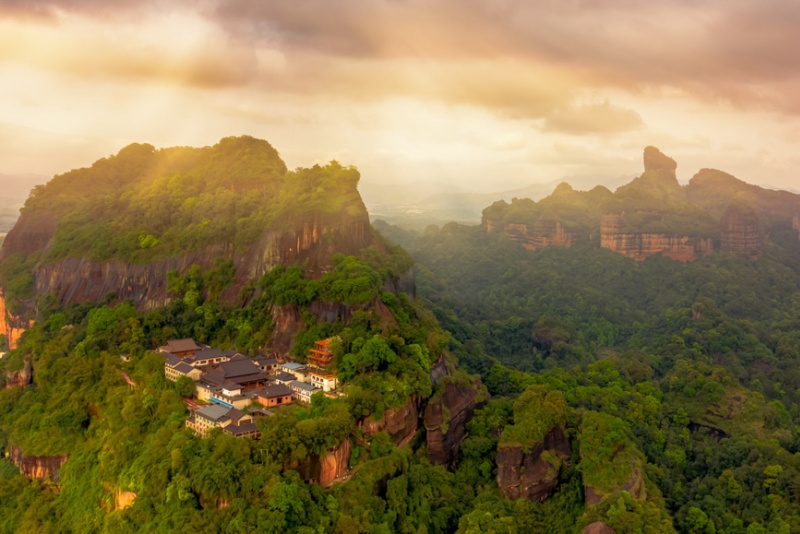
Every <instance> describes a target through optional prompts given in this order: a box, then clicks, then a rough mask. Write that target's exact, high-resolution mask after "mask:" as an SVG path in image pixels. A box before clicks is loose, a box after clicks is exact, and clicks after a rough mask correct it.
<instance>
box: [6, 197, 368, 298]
mask: <svg viewBox="0 0 800 534" xmlns="http://www.w3.org/2000/svg"><path fill="white" fill-rule="evenodd" d="M362 207H363V205H362ZM356 211H358V212H359V213H358V214H357V215H352V214H351V213H350V212H348V211H347V210H345V211H343V212H341V213H311V214H307V216H305V217H303V218H301V219H298V220H295V221H287V222H286V227H287V229H284V230H267V231H265V232H264V234H263V235H262V236H261V238H260V239H259V240H258V241H257V242H256V243H254V244H253V245H251V246H249V247H248V248H247V249H246V250H245V251H243V252H238V251H236V250H235V248H234V247H233V245H232V244H229V243H228V244H216V245H210V246H208V247H206V248H204V249H202V250H199V251H196V252H191V253H187V254H185V255H182V256H173V257H169V258H165V259H163V260H159V261H153V262H150V263H145V264H131V263H125V262H121V261H108V262H102V263H98V262H94V261H90V260H88V259H85V258H67V259H63V260H60V261H57V262H55V263H49V264H42V265H37V266H36V267H35V268H34V271H33V275H34V286H35V290H36V294H37V295H54V296H55V297H56V298H57V299H58V300H59V302H61V303H62V304H77V303H80V302H86V301H100V300H102V299H103V298H104V297H105V296H106V295H108V294H109V293H114V294H115V295H116V298H117V299H118V300H128V299H130V300H132V301H133V303H134V304H135V305H136V307H138V308H140V309H153V308H158V307H162V306H165V305H166V304H168V303H169V300H170V297H169V295H168V294H167V273H168V272H169V271H171V270H177V271H179V272H186V271H187V270H188V269H189V267H191V266H192V265H198V266H199V267H200V268H201V269H211V268H212V267H213V266H214V262H215V261H216V260H217V259H218V258H229V259H231V260H232V261H233V263H234V266H235V268H236V276H235V283H234V284H233V285H232V286H231V287H229V288H228V289H227V290H226V291H225V292H224V293H223V295H222V296H223V298H226V297H227V298H228V300H232V299H234V298H235V297H236V295H238V293H239V289H240V288H241V286H242V285H243V284H244V283H245V282H246V281H247V280H251V279H254V278H259V277H261V276H262V275H264V274H266V273H267V272H269V271H270V270H271V269H272V268H273V267H275V266H277V265H302V266H303V267H304V268H305V271H306V274H308V275H310V276H312V277H315V276H320V275H322V274H324V273H325V272H327V271H328V270H330V268H331V264H330V259H331V256H333V255H334V254H335V253H337V252H341V253H343V254H356V253H357V252H358V251H359V250H361V249H362V248H364V247H366V246H368V245H369V244H370V243H371V232H370V226H369V218H368V216H367V212H366V209H363V210H356ZM18 228H19V230H18ZM26 231H27V229H26V227H25V225H24V224H18V225H17V226H15V227H14V229H13V230H12V231H11V233H9V236H11V235H12V234H13V233H14V232H23V233H24V232H26ZM16 242H17V240H16V239H14V240H10V241H9V240H7V241H6V243H5V244H4V246H3V251H4V254H13V253H15V252H17V250H16V248H15V244H14V243H16Z"/></svg>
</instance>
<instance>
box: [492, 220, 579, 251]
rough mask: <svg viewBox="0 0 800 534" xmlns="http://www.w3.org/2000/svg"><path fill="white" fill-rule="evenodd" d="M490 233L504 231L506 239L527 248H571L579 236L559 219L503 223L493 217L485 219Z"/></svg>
mask: <svg viewBox="0 0 800 534" xmlns="http://www.w3.org/2000/svg"><path fill="white" fill-rule="evenodd" d="M485 225H486V231H487V232H489V233H492V232H499V231H502V232H503V235H504V236H505V237H506V239H508V240H510V241H513V242H515V243H518V244H519V245H520V246H522V247H523V248H525V249H526V250H538V249H541V248H544V247H551V246H552V247H564V248H570V247H572V246H574V245H575V243H576V242H577V240H578V238H577V236H576V235H575V234H574V233H572V232H569V231H567V230H566V228H565V227H564V225H563V224H561V223H560V222H559V221H551V220H539V221H536V223H534V224H532V225H530V224H526V223H507V224H502V223H499V222H497V221H493V220H491V219H487V220H486V221H485Z"/></svg>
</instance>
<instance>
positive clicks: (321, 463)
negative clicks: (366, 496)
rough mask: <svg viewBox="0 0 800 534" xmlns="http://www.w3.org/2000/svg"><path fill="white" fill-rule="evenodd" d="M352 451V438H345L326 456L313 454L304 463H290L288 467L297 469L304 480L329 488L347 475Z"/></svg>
mask: <svg viewBox="0 0 800 534" xmlns="http://www.w3.org/2000/svg"><path fill="white" fill-rule="evenodd" d="M351 452H352V451H351V445H350V440H349V439H345V440H344V441H342V442H341V443H340V444H339V445H338V446H337V447H335V448H333V449H330V450H329V451H328V452H327V454H325V455H324V456H317V455H311V456H309V457H308V458H307V459H306V460H304V461H303V462H302V463H295V464H290V465H287V466H286V468H287V469H293V470H294V471H297V472H298V473H299V474H300V476H301V477H302V479H303V480H306V481H308V482H315V483H318V484H319V485H320V486H322V487H323V488H327V487H330V486H332V485H333V484H334V483H335V482H336V481H337V480H339V479H341V478H343V477H344V476H346V475H347V473H348V466H349V463H350V453H351Z"/></svg>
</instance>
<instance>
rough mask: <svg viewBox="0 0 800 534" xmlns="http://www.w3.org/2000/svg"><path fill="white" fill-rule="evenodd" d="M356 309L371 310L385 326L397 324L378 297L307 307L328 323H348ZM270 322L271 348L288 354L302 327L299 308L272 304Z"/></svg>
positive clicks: (315, 302)
mask: <svg viewBox="0 0 800 534" xmlns="http://www.w3.org/2000/svg"><path fill="white" fill-rule="evenodd" d="M356 310H372V311H374V312H375V313H376V314H377V315H378V317H380V320H381V321H382V324H384V325H386V326H396V325H397V320H396V319H395V318H394V316H393V315H392V312H391V311H390V310H389V308H388V307H387V306H386V304H384V303H383V302H382V301H381V300H380V299H375V300H373V301H372V302H368V303H367V304H364V305H360V306H348V305H346V304H341V303H338V302H321V301H314V302H312V303H311V304H310V305H309V307H308V311H309V312H310V313H311V315H312V316H314V318H315V319H316V320H317V321H318V322H326V323H329V324H333V323H335V322H337V321H340V322H342V323H344V324H348V323H349V322H350V321H351V320H352V319H353V312H354V311H356ZM272 323H273V324H274V325H275V329H274V331H273V333H272V341H271V344H272V349H273V350H275V351H277V352H279V353H281V354H288V353H289V352H290V351H291V349H292V347H293V346H294V337H295V334H297V332H299V331H300V329H301V328H302V327H303V318H302V317H301V316H300V310H299V308H298V307H297V306H295V305H293V304H286V305H283V306H274V307H273V308H272Z"/></svg>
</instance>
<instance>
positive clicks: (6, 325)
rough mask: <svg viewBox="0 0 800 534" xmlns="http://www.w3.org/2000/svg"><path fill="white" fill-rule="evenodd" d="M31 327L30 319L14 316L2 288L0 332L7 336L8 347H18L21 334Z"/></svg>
mask: <svg viewBox="0 0 800 534" xmlns="http://www.w3.org/2000/svg"><path fill="white" fill-rule="evenodd" d="M29 327H30V324H29V322H28V321H26V320H24V319H21V318H19V317H14V316H13V315H12V314H11V313H10V312H9V311H8V308H7V306H6V301H5V297H4V295H3V289H2V288H0V334H3V335H4V336H6V340H7V341H8V348H10V349H15V348H17V343H18V342H19V338H20V336H22V333H23V332H25V330H26V329H27V328H29Z"/></svg>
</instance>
